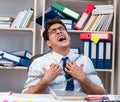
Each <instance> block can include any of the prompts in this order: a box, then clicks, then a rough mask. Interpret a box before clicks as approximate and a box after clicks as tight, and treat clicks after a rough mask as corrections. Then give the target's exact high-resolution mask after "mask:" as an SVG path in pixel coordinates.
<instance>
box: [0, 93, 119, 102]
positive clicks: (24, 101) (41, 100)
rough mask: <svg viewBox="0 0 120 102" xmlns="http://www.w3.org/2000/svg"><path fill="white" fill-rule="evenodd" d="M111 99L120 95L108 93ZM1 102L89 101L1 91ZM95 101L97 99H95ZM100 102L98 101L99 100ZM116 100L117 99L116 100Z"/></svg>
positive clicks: (117, 98)
mask: <svg viewBox="0 0 120 102" xmlns="http://www.w3.org/2000/svg"><path fill="white" fill-rule="evenodd" d="M106 96H108V97H109V99H110V101H113V102H114V101H115V100H117V102H119V101H118V100H120V95H106ZM0 102H88V101H86V100H56V99H55V98H54V97H53V96H52V95H51V94H17V93H13V94H12V95H10V94H9V92H0ZM94 102H95V101H94ZM97 102H98V101H97ZM115 102H116V101H115Z"/></svg>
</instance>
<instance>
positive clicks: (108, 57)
mask: <svg viewBox="0 0 120 102" xmlns="http://www.w3.org/2000/svg"><path fill="white" fill-rule="evenodd" d="M111 66H112V42H111V41H106V42H105V60H104V68H105V69H111Z"/></svg>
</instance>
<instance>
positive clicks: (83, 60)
mask: <svg viewBox="0 0 120 102" xmlns="http://www.w3.org/2000/svg"><path fill="white" fill-rule="evenodd" d="M80 64H83V65H84V66H83V72H84V73H85V74H86V75H87V77H88V78H89V79H90V80H91V81H92V82H93V83H95V84H97V85H99V86H101V87H103V83H102V81H101V79H100V77H99V76H98V75H97V72H96V70H95V68H94V65H93V63H92V60H91V59H90V58H89V57H87V56H84V55H82V56H81V57H80V58H79V59H78V60H77V65H78V66H80ZM103 88H104V87H103Z"/></svg>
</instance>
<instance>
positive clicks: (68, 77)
mask: <svg viewBox="0 0 120 102" xmlns="http://www.w3.org/2000/svg"><path fill="white" fill-rule="evenodd" d="M67 59H68V57H65V58H62V60H63V70H64V69H65V67H66V61H67ZM64 71H65V70H64ZM65 78H66V80H67V86H66V91H73V90H74V83H73V79H72V76H71V75H69V74H67V73H66V72H65Z"/></svg>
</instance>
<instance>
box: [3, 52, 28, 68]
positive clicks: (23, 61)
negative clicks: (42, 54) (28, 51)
mask: <svg viewBox="0 0 120 102" xmlns="http://www.w3.org/2000/svg"><path fill="white" fill-rule="evenodd" d="M2 59H6V60H8V61H11V62H15V63H17V64H18V65H23V66H26V67H28V66H29V63H30V60H29V59H27V58H22V57H19V56H16V55H14V54H11V53H8V52H4V53H3V55H2Z"/></svg>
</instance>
